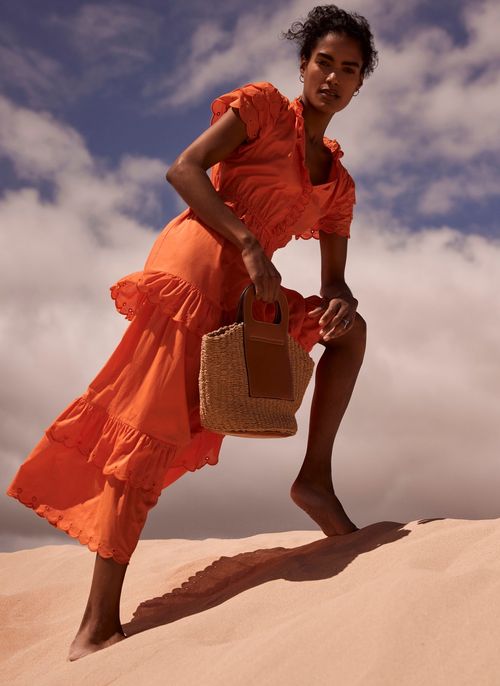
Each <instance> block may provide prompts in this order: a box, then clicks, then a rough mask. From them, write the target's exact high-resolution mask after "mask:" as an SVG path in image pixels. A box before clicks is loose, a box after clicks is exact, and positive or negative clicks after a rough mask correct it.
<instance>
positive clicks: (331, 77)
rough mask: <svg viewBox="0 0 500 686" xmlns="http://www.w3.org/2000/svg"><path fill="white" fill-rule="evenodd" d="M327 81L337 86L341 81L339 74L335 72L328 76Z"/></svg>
mask: <svg viewBox="0 0 500 686" xmlns="http://www.w3.org/2000/svg"><path fill="white" fill-rule="evenodd" d="M326 80H327V81H328V82H329V83H334V84H336V85H338V83H339V81H338V79H337V73H336V72H335V71H333V70H332V71H331V72H330V73H329V74H328V76H327V77H326Z"/></svg>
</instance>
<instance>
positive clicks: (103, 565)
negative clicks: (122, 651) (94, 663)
mask: <svg viewBox="0 0 500 686" xmlns="http://www.w3.org/2000/svg"><path fill="white" fill-rule="evenodd" d="M127 567H128V564H119V563H118V562H115V560H113V559H112V558H104V557H101V556H100V555H99V554H98V553H96V560H95V565H94V575H93V577H92V585H91V588H90V594H89V598H88V601H87V607H86V608H85V612H84V614H83V619H82V623H81V624H80V628H79V629H78V631H77V634H76V636H75V638H74V639H73V642H72V644H71V646H70V649H69V653H68V660H71V661H73V660H78V658H80V657H83V656H84V655H88V654H89V653H94V652H95V651H97V650H101V649H102V648H107V647H108V646H110V645H113V643H117V642H118V641H121V640H123V639H124V638H126V636H125V634H124V633H123V629H122V625H121V622H120V596H121V592H122V586H123V580H124V578H125V572H126V571H127Z"/></svg>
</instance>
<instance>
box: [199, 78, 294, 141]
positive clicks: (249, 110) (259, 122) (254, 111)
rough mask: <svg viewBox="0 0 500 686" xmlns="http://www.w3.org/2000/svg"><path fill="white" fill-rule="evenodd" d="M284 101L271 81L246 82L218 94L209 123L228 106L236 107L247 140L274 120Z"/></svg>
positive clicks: (251, 138) (261, 131)
mask: <svg viewBox="0 0 500 686" xmlns="http://www.w3.org/2000/svg"><path fill="white" fill-rule="evenodd" d="M284 102H285V100H284V98H283V96H282V95H281V93H280V92H279V90H278V89H277V88H276V87H275V86H273V84H272V83H269V82H268V81H260V82H257V83H246V84H245V85H243V86H241V87H240V88H235V89H234V90H232V91H230V92H229V93H225V94H224V95H220V96H219V97H218V98H216V99H215V100H214V101H213V102H212V104H211V110H212V118H211V121H210V125H211V126H212V125H213V124H214V123H215V122H216V121H217V120H218V119H220V117H221V116H222V115H223V114H224V113H225V112H227V110H228V109H229V108H230V107H236V108H238V109H239V112H240V116H241V119H242V121H243V122H244V124H245V126H246V129H247V138H248V140H254V139H255V138H257V136H259V134H261V133H263V131H264V130H265V129H266V128H268V127H269V126H270V125H272V124H273V123H274V122H275V121H276V119H277V118H278V116H279V114H280V112H281V110H282V108H283V106H284Z"/></svg>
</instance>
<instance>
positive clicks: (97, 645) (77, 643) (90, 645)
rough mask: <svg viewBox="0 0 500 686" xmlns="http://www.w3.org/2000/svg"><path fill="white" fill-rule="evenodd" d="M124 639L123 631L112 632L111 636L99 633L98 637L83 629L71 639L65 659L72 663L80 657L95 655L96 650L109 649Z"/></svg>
mask: <svg viewBox="0 0 500 686" xmlns="http://www.w3.org/2000/svg"><path fill="white" fill-rule="evenodd" d="M124 638H127V637H126V636H125V634H124V633H123V629H121V630H118V631H114V632H113V633H111V634H109V632H108V633H107V634H105V633H102V632H101V634H100V635H99V634H97V633H96V632H95V631H94V632H93V631H92V630H91V629H89V628H87V627H84V628H82V629H80V630H79V631H78V633H77V635H76V636H75V638H74V639H73V642H72V644H71V645H70V647H69V653H68V658H67V659H68V660H69V661H71V662H73V661H74V660H78V659H79V658H80V657H84V656H85V655H89V654H90V653H95V652H96V651H97V650H102V648H109V646H112V645H113V644H114V643H118V641H122V640H123V639H124Z"/></svg>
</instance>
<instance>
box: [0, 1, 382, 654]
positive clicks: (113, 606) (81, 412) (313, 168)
mask: <svg viewBox="0 0 500 686" xmlns="http://www.w3.org/2000/svg"><path fill="white" fill-rule="evenodd" d="M284 37H286V38H288V39H292V40H295V41H297V42H298V44H299V46H300V80H301V81H303V84H304V86H303V91H302V94H301V96H299V97H297V98H295V99H294V100H293V101H292V102H290V101H289V100H288V99H287V98H286V97H285V96H284V95H282V94H281V93H280V92H279V91H278V90H277V89H276V88H275V87H274V86H273V85H272V84H271V83H268V82H259V83H249V84H246V85H244V86H242V87H241V88H237V89H235V90H234V91H231V92H230V93H226V94H224V95H222V96H220V97H218V98H216V100H214V102H213V103H212V113H213V116H212V121H211V126H210V127H209V128H208V129H207V130H206V131H205V132H204V133H202V135H201V136H199V137H198V138H197V139H196V140H195V141H194V142H193V143H191V145H189V146H188V147H187V148H186V150H184V151H183V152H182V153H181V154H180V155H179V157H178V158H177V159H176V160H175V162H174V163H173V164H172V166H171V167H170V169H169V170H168V172H167V180H168V181H169V182H170V183H171V184H172V185H173V186H174V188H175V189H176V191H177V192H178V193H179V195H180V196H181V197H182V198H183V199H184V200H185V201H186V203H187V205H188V208H187V210H185V211H184V212H182V213H181V214H180V215H178V216H177V217H175V218H174V219H172V220H171V221H170V222H169V223H168V224H167V225H166V227H165V228H164V229H163V230H162V231H161V233H160V234H159V235H158V238H157V240H156V241H155V243H154V245H153V247H152V250H151V252H150V254H149V256H148V258H147V260H146V263H145V265H144V269H143V270H142V271H140V272H134V273H132V274H129V275H128V276H126V277H124V278H123V279H121V280H120V281H118V282H117V283H116V284H114V285H113V286H112V287H111V297H112V298H113V299H114V300H115V304H116V307H117V309H118V311H119V312H121V313H122V314H124V315H125V316H126V317H127V319H128V320H130V322H131V323H130V325H129V327H128V328H127V330H126V331H125V334H124V336H123V338H122V340H121V341H120V343H119V344H118V346H117V348H116V349H115V350H114V352H113V353H112V355H111V357H110V358H109V360H108V361H107V362H106V364H105V365H104V367H103V368H102V369H101V371H100V372H99V373H98V374H97V376H96V377H95V379H94V380H93V381H92V382H91V383H90V385H89V387H88V388H87V390H86V392H85V393H84V394H83V395H81V396H79V397H78V398H76V399H75V400H74V401H73V402H72V403H71V404H70V405H69V406H68V407H67V408H66V409H65V410H64V411H63V412H62V413H61V414H60V415H59V416H58V417H57V418H56V420H55V421H54V422H53V423H52V424H51V425H50V426H49V427H48V428H47V429H46V431H45V435H44V436H43V438H42V439H41V440H40V442H39V443H38V445H37V446H36V447H35V448H34V449H33V451H32V452H31V453H30V455H29V456H28V457H27V459H26V460H25V462H24V463H23V464H22V465H21V466H20V468H19V470H18V472H17V474H16V475H15V477H14V479H13V481H12V483H11V485H10V486H9V489H8V490H7V494H8V495H10V496H12V497H14V498H17V499H18V500H19V501H20V502H22V503H24V504H25V505H27V506H29V507H32V508H33V510H34V511H35V512H36V514H38V515H39V516H40V517H45V518H46V519H47V521H49V522H50V523H51V524H52V525H54V526H56V527H58V528H59V529H61V530H63V531H66V532H67V533H68V534H69V535H70V536H73V537H74V538H77V539H78V540H79V541H80V542H81V543H82V544H83V545H87V546H88V548H89V549H90V550H92V551H96V552H97V554H96V561H95V567H94V575H93V579H92V586H91V590H90V595H89V599H88V602H87V607H86V609H85V613H84V616H83V619H82V622H81V625H80V628H79V630H78V632H77V634H76V636H75V638H74V640H73V642H72V644H71V647H70V651H69V655H68V658H69V659H70V660H76V659H78V658H79V657H82V656H83V655H86V654H88V653H91V652H94V651H96V650H99V649H101V648H104V647H106V646H108V645H111V644H113V643H116V642H117V641H119V640H122V639H123V638H125V635H124V633H123V629H122V626H121V623H120V612H119V605H120V595H121V589H122V585H123V580H124V576H125V572H126V569H127V565H128V563H129V561H130V557H131V555H132V553H133V551H134V549H135V547H136V545H137V542H138V540H139V537H140V533H141V531H142V529H143V526H144V523H145V521H146V517H147V513H148V511H149V510H150V509H151V508H152V507H154V505H155V504H156V502H157V500H158V497H159V495H160V494H161V492H162V490H163V489H164V488H166V487H167V486H168V485H170V484H171V483H173V482H174V481H175V480H176V479H178V478H179V477H180V476H182V475H183V474H185V473H186V472H187V471H194V470H196V469H199V468H201V467H202V466H204V465H205V464H207V463H208V464H212V465H213V464H216V463H217V460H218V455H219V450H220V447H221V443H222V439H223V436H222V435H220V434H215V433H212V432H210V431H207V430H205V429H204V428H203V427H202V426H201V424H200V417H199V395H198V373H199V364H200V347H201V337H202V335H203V334H204V333H207V332H208V331H212V330H214V329H216V328H218V327H220V326H223V325H225V324H228V323H230V322H233V321H234V320H235V316H236V309H237V305H238V300H239V296H240V293H241V291H242V290H243V288H244V287H245V286H246V285H248V284H249V283H250V282H253V283H254V285H255V290H256V296H257V302H256V310H257V311H256V313H255V314H256V316H258V317H260V318H262V319H265V320H267V321H272V318H273V316H274V304H273V303H274V301H275V300H276V299H277V296H278V292H279V288H280V287H281V288H283V291H284V292H285V294H286V296H287V300H288V303H289V315H290V316H289V319H290V326H289V331H290V334H291V335H292V336H294V337H295V338H296V340H297V341H298V342H299V343H300V344H301V345H302V346H303V347H304V348H305V349H306V350H308V351H309V350H310V349H311V348H312V346H313V345H314V344H315V343H317V342H319V343H321V344H322V345H323V346H324V347H325V351H324V352H323V355H322V357H321V359H320V361H319V362H318V365H317V370H316V374H315V388H314V396H313V401H312V408H311V418H310V425H309V438H308V443H307V451H306V455H305V459H304V463H303V465H302V467H301V469H300V471H299V474H298V475H297V478H296V480H295V481H294V483H293V485H292V487H291V497H292V499H293V500H294V502H295V503H296V504H297V505H298V506H299V507H301V508H302V509H304V510H305V511H306V512H307V513H308V514H309V515H310V516H311V517H312V519H313V520H314V521H315V522H316V523H317V524H318V525H319V526H320V527H321V529H322V530H323V532H324V533H325V534H326V535H327V536H335V535H342V534H348V533H351V532H353V531H356V530H357V527H356V526H355V524H353V522H351V520H350V519H349V517H348V516H347V514H346V513H345V511H344V509H343V507H342V505H341V503H340V501H339V500H338V499H337V497H336V496H335V493H334V489H333V483H332V477H331V452H332V446H333V441H334V438H335V435H336V432H337V429H338V427H339V424H340V421H341V419H342V416H343V414H344V412H345V409H346V407H347V405H348V402H349V399H350V397H351V393H352V390H353V388H354V384H355V381H356V378H357V375H358V371H359V368H360V366H361V363H362V360H363V355H364V350H365V338H366V326H365V323H364V320H363V319H362V317H361V316H360V315H359V313H358V312H357V311H356V310H357V305H358V301H357V300H356V298H355V297H354V296H353V295H352V293H351V291H350V289H349V287H348V286H347V284H346V283H345V281H344V267H345V262H346V253H347V239H348V237H349V227H350V223H351V218H352V208H353V204H354V201H355V195H354V182H353V181H352V179H351V177H350V176H349V174H348V173H347V171H346V170H345V168H344V167H343V166H342V164H341V162H340V157H341V156H342V154H343V153H342V151H341V150H340V147H339V145H338V143H337V142H336V141H333V140H329V139H328V138H326V137H325V136H324V133H325V130H326V127H327V125H328V123H329V122H330V120H331V118H332V116H333V115H334V114H335V113H336V112H339V111H341V110H343V109H344V108H345V107H347V105H348V104H349V102H350V101H351V98H352V97H353V96H355V95H357V93H358V92H359V89H360V88H361V86H362V83H363V79H364V78H365V77H366V76H367V75H368V74H369V73H371V71H373V69H374V67H375V63H376V51H375V48H374V46H373V38H372V34H371V32H370V28H369V26H368V24H367V22H366V20H365V19H364V18H363V17H360V16H359V15H356V14H349V13H347V12H344V11H343V10H340V9H338V8H337V7H336V6H335V5H325V6H320V7H315V8H314V9H313V10H312V11H311V12H310V13H309V15H308V17H307V19H306V21H305V22H304V23H300V22H297V23H295V24H293V25H292V28H291V29H290V30H289V31H288V32H287V33H285V34H284ZM208 168H211V177H212V178H211V180H210V179H209V178H208V176H207V175H206V173H205V172H206V170H207V169H208ZM292 236H295V238H311V237H314V238H316V239H319V241H320V246H321V281H322V285H321V297H320V296H318V295H311V296H307V297H303V296H302V295H301V294H300V293H297V292H296V291H293V290H291V289H288V288H284V287H282V286H281V276H280V274H279V273H278V271H277V270H276V268H275V266H274V265H273V263H272V261H271V258H272V255H273V252H274V251H275V250H276V249H279V248H281V247H284V246H285V245H286V244H287V243H288V242H289V241H290V240H291V238H292Z"/></svg>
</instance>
